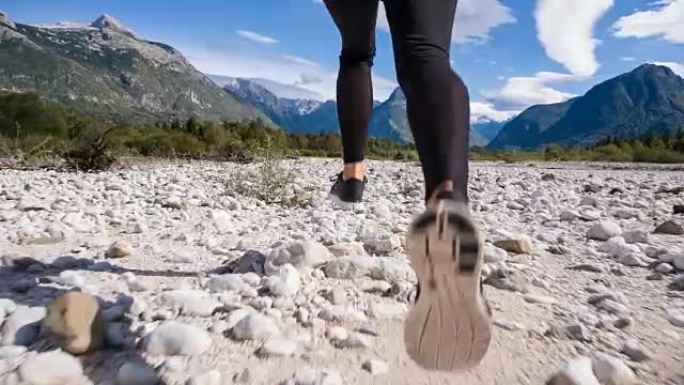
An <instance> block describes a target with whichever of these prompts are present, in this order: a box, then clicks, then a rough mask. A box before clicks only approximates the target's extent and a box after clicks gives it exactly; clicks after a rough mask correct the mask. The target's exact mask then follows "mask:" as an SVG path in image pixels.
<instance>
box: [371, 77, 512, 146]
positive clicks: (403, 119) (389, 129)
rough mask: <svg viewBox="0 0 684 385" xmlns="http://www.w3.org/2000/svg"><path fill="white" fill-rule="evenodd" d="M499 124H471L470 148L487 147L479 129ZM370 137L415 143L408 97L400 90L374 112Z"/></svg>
mask: <svg viewBox="0 0 684 385" xmlns="http://www.w3.org/2000/svg"><path fill="white" fill-rule="evenodd" d="M497 123H498V122H492V121H486V122H481V123H473V124H471V127H470V147H475V146H480V147H482V146H486V145H487V143H489V139H487V138H486V137H485V136H484V135H483V134H481V133H480V132H479V131H478V127H480V126H481V125H483V126H485V127H488V126H489V128H490V129H492V127H493V126H494V125H495V124H497ZM499 124H500V123H499ZM370 136H376V137H382V138H389V139H392V140H394V141H397V142H401V143H413V136H412V135H411V127H410V126H409V123H408V117H407V116H406V96H405V95H404V93H403V92H402V91H401V89H400V88H397V89H396V90H394V92H393V93H392V94H391V95H390V97H389V99H387V100H386V101H385V102H383V103H381V104H380V105H378V106H377V107H376V108H375V110H374V111H373V116H372V118H371V124H370Z"/></svg>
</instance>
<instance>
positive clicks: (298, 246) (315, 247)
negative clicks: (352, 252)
mask: <svg viewBox="0 0 684 385" xmlns="http://www.w3.org/2000/svg"><path fill="white" fill-rule="evenodd" d="M331 259H332V253H331V252H330V251H329V250H328V248H326V247H325V246H323V245H322V244H320V243H317V242H312V241H305V242H295V243H291V244H287V245H283V246H280V247H278V248H276V249H273V250H272V251H271V253H270V254H269V255H268V257H267V258H266V262H265V263H264V269H265V270H266V274H268V275H272V274H276V272H277V271H278V268H279V267H280V266H283V265H285V264H290V265H292V266H294V267H295V269H297V270H298V271H299V272H300V273H302V274H308V272H309V271H311V269H314V268H316V267H319V266H322V265H325V264H326V263H327V262H328V261H330V260H331Z"/></svg>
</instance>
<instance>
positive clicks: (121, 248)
mask: <svg viewBox="0 0 684 385" xmlns="http://www.w3.org/2000/svg"><path fill="white" fill-rule="evenodd" d="M132 253H133V248H132V247H131V245H130V244H129V243H128V242H126V241H123V240H120V241H116V242H114V243H112V245H111V246H109V249H107V252H106V253H105V257H106V258H125V257H128V256H129V255H131V254H132Z"/></svg>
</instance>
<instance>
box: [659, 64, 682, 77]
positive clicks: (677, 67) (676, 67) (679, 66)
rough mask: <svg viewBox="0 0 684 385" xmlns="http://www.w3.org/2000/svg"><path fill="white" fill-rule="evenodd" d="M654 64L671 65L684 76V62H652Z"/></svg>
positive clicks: (677, 72) (673, 69)
mask: <svg viewBox="0 0 684 385" xmlns="http://www.w3.org/2000/svg"><path fill="white" fill-rule="evenodd" d="M651 63H652V64H657V65H659V66H665V67H670V69H671V70H672V71H674V73H676V74H677V75H679V76H681V77H683V78H684V63H674V62H658V61H654V62H651Z"/></svg>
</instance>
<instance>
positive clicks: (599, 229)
mask: <svg viewBox="0 0 684 385" xmlns="http://www.w3.org/2000/svg"><path fill="white" fill-rule="evenodd" d="M621 234H622V229H621V228H620V225H619V224H617V223H615V222H613V221H607V220H604V221H600V222H599V223H596V224H595V225H593V226H592V227H591V228H590V229H589V232H588V233H587V236H588V237H589V238H590V239H596V240H599V241H607V240H609V239H610V238H612V237H614V236H618V235H621Z"/></svg>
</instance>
